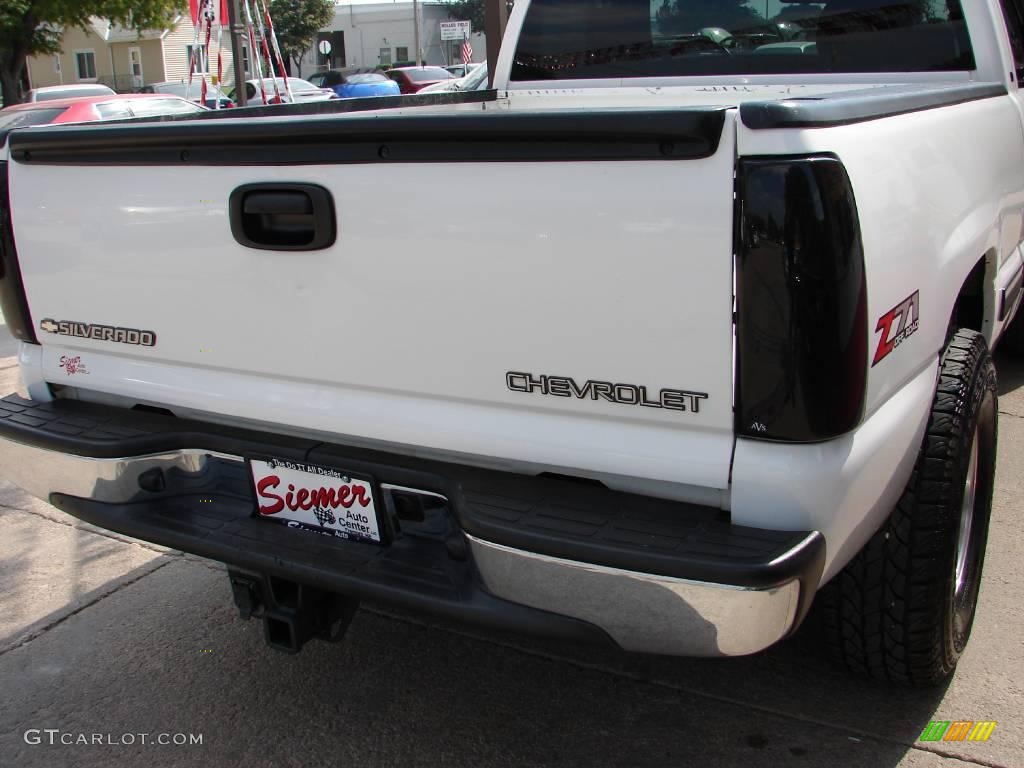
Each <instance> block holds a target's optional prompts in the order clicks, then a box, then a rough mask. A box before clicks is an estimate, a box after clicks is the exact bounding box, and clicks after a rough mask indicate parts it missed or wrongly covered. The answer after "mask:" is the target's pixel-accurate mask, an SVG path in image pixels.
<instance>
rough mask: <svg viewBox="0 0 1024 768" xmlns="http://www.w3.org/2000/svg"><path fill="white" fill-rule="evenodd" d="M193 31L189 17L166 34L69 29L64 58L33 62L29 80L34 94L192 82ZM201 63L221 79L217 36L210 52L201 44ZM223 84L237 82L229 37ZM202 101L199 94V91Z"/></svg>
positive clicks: (101, 23) (94, 25)
mask: <svg viewBox="0 0 1024 768" xmlns="http://www.w3.org/2000/svg"><path fill="white" fill-rule="evenodd" d="M193 39H194V27H193V26H192V19H191V18H190V17H189V15H188V14H183V15H181V16H178V17H177V18H176V19H175V21H174V24H173V25H172V26H171V27H170V28H168V29H164V30H145V31H142V32H136V31H135V30H129V29H125V28H123V27H119V26H117V25H116V24H111V23H110V22H109V21H107V20H106V19H99V18H93V20H92V22H91V23H90V25H89V28H88V29H84V30H83V29H77V28H72V27H68V28H67V29H65V30H64V35H63V38H62V48H63V50H62V52H61V53H59V54H55V55H52V56H51V55H43V56H31V57H29V60H28V77H29V82H30V84H31V87H32V88H41V87H43V86H47V85H70V84H73V83H102V84H104V85H108V86H110V87H111V88H113V89H114V90H115V91H118V92H119V93H130V92H132V91H137V90H139V89H140V88H142V86H144V85H149V84H150V83H159V82H163V81H165V80H172V81H174V80H188V69H189V56H190V55H191V52H192V41H193ZM197 61H198V63H199V65H200V67H201V68H202V70H203V71H205V72H206V73H207V74H208V77H214V76H216V73H217V36H216V32H215V33H214V37H213V39H212V40H211V41H210V50H206V46H205V45H202V44H200V46H199V51H198V55H197ZM223 61H224V80H225V83H226V84H228V85H229V84H231V83H232V82H233V80H234V77H233V76H232V68H231V62H232V58H231V41H230V39H229V36H228V35H227V34H226V33H225V35H224V59H223ZM196 93H197V97H198V90H197V92H196Z"/></svg>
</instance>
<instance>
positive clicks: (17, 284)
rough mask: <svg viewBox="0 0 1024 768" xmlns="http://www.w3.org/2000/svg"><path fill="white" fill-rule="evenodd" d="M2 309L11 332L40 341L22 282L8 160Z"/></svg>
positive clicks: (1, 168) (2, 193) (1, 207)
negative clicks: (12, 216) (12, 211)
mask: <svg viewBox="0 0 1024 768" xmlns="http://www.w3.org/2000/svg"><path fill="white" fill-rule="evenodd" d="M0 310H2V311H3V313H4V320H6V321H7V329H8V330H9V331H10V332H11V335H12V336H14V337H15V338H16V339H20V340H21V341H27V342H29V343H31V344H38V343H39V342H38V341H36V334H35V331H34V330H33V327H32V315H31V314H30V313H29V309H28V300H27V299H26V298H25V288H24V286H23V285H22V282H21V269H20V267H19V266H18V253H17V251H16V250H15V249H14V230H13V228H12V226H11V205H10V197H9V195H8V181H7V163H4V162H0Z"/></svg>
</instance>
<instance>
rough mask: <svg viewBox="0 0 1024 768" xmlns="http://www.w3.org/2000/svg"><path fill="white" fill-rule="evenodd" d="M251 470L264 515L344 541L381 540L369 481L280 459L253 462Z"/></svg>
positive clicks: (261, 511) (260, 507)
mask: <svg viewBox="0 0 1024 768" xmlns="http://www.w3.org/2000/svg"><path fill="white" fill-rule="evenodd" d="M249 471H250V472H251V473H252V482H253V487H254V488H255V490H256V505H257V512H258V513H259V515H260V516H261V517H264V518H266V519H268V520H278V521H281V522H282V523H285V524H287V525H289V526H290V527H293V528H308V529H311V530H315V531H318V532H321V533H328V534H331V535H334V536H340V537H342V538H346V539H359V540H362V541H374V542H379V541H380V526H379V524H378V521H377V511H376V508H375V506H374V498H373V486H372V485H371V483H370V481H369V480H361V479H359V478H355V477H352V476H351V475H347V474H345V473H344V472H341V471H339V470H337V469H332V468H330V467H321V466H318V465H316V464H305V463H303V462H300V461H285V460H281V459H268V460H266V461H264V460H262V459H251V460H250V461H249Z"/></svg>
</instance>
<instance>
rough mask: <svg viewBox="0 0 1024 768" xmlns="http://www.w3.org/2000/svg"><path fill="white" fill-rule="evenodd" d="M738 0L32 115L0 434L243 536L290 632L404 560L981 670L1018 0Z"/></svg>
mask: <svg viewBox="0 0 1024 768" xmlns="http://www.w3.org/2000/svg"><path fill="white" fill-rule="evenodd" d="M717 5H718V6H720V11H719V12H716V11H715V7H716V3H714V2H711V3H704V4H701V5H700V6H699V8H700V9H701V10H700V11H699V12H698V11H695V10H692V9H691V6H689V5H687V4H685V3H679V2H672V1H671V0H669V1H668V2H662V0H655V2H653V3H652V2H650V1H649V0H614V1H613V2H606V1H605V0H518V2H517V3H516V5H515V8H514V11H513V13H512V15H511V18H510V20H509V24H508V29H507V31H506V35H505V39H504V41H503V47H502V50H501V55H500V57H499V60H498V63H497V67H496V71H495V80H494V85H495V88H494V89H493V90H489V91H483V92H479V93H466V94H455V95H452V96H449V97H445V98H447V100H448V101H447V103H436V102H438V101H444V99H435V103H429V104H427V105H424V106H415V105H414V102H413V101H411V100H410V99H409V98H406V97H403V98H399V99H396V100H394V101H393V102H389V101H378V102H373V103H370V102H365V101H361V102H358V103H355V104H353V103H347V102H341V103H328V104H324V105H312V106H305V107H303V106H298V105H297V106H294V107H292V106H287V107H280V108H275V109H271V110H256V111H250V112H249V113H246V112H237V113H234V114H232V113H231V112H220V113H216V114H211V115H203V116H201V117H200V118H196V119H184V120H172V121H165V122H141V123H137V124H129V123H125V124H111V125H91V126H70V127H67V126H66V127H60V128H56V127H41V128H28V129H23V130H18V131H15V132H13V133H12V134H11V135H10V137H9V140H8V147H7V150H6V151H7V152H8V153H9V155H8V157H7V158H6V162H5V163H4V166H3V169H2V173H0V186H2V189H0V198H2V200H3V202H4V209H3V228H2V275H0V298H2V302H3V311H4V315H5V316H6V318H7V323H8V325H9V326H10V328H11V329H12V331H13V332H14V333H15V334H16V335H17V336H18V338H19V339H20V340H21V342H22V344H21V346H20V353H19V362H20V368H21V373H22V376H23V381H24V386H25V389H26V390H27V393H28V397H19V396H17V395H12V396H10V397H7V398H6V399H4V400H2V401H0V473H2V474H3V475H5V476H6V477H8V478H10V479H11V480H12V481H13V482H15V483H17V484H19V485H21V486H22V487H24V488H26V489H27V490H28V491H30V492H31V493H33V494H35V495H37V496H39V497H40V498H43V499H47V500H49V501H50V502H51V503H53V504H54V505H56V506H57V507H59V508H60V509H63V510H65V511H67V512H68V513H70V514H72V515H75V516H76V517H79V518H81V519H82V520H85V521H88V522H90V523H94V524H96V525H99V526H102V527H105V528H108V529H111V530H114V531H119V532H122V533H125V534H128V535H131V536H136V537H139V538H141V539H145V540H147V541H152V542H156V543H158V544H163V545H167V546H170V547H175V548H177V549H180V550H184V551H187V552H193V553H197V554H199V555H202V556H205V557H209V558H213V559H216V560H220V561H223V562H225V563H227V565H228V568H229V574H230V577H231V584H232V588H233V591H234V597H235V601H236V603H237V604H238V607H239V608H240V610H241V612H242V614H243V616H246V617H248V616H257V617H262V619H263V621H264V626H265V632H266V638H267V640H268V641H269V642H270V643H271V644H272V645H274V646H275V647H278V648H282V649H285V650H290V651H296V650H298V649H299V648H300V647H301V646H302V644H303V643H304V642H305V641H306V640H308V639H309V638H311V637H326V638H329V639H334V638H337V637H338V636H340V634H341V632H342V631H343V630H344V628H345V626H346V624H347V621H348V619H349V618H350V617H351V615H352V612H353V610H354V607H355V605H356V604H357V601H358V600H360V599H372V600H376V601H383V602H385V603H391V604H395V605H400V606H404V607H406V608H409V609H413V610H423V611H428V612H432V613H434V614H438V615H442V616H446V617H450V618H455V619H461V620H467V621H475V622H479V623H482V624H485V625H488V626H492V627H499V628H508V629H512V630H517V631H527V632H534V633H540V634H544V635H548V636H552V635H553V636H557V637H561V638H566V639H575V640H596V641H599V642H611V643H614V644H616V645H618V646H619V647H621V648H623V649H626V650H630V651H642V652H651V653H660V654H679V655H707V656H715V655H718V656H722V655H725V656H729V655H739V654H749V653H753V652H756V651H759V650H761V649H763V648H766V647H768V646H770V645H772V644H773V643H775V642H776V641H778V640H780V639H781V638H783V637H785V636H787V635H788V634H789V633H791V632H792V631H793V630H794V629H795V628H796V627H797V626H798V625H799V624H800V622H801V621H802V620H803V618H804V617H805V615H806V614H807V611H808V609H809V607H810V605H811V603H812V600H814V601H815V602H816V603H819V604H820V614H821V616H822V618H823V620H824V625H825V630H826V631H825V636H826V638H827V640H828V643H829V645H830V646H831V648H832V650H833V651H834V652H835V654H836V655H837V656H838V658H839V659H840V660H842V661H843V662H844V663H845V664H846V665H847V666H848V667H850V668H851V669H853V670H855V671H859V672H861V673H864V674H868V675H871V676H875V677H880V678H884V679H887V680H891V681H895V682H903V683H909V684H929V683H935V682H937V681H940V680H942V679H944V678H946V677H948V675H949V674H950V673H951V672H952V671H953V669H954V667H955V665H956V662H957V659H958V657H959V656H960V654H961V653H962V651H963V649H964V646H965V644H966V642H967V638H968V636H969V633H970V630H971V624H972V621H973V618H974V612H975V605H976V603H977V599H978V590H979V581H980V577H981V570H982V565H983V559H984V550H985V540H986V536H987V528H988V516H989V509H990V505H991V494H992V478H993V470H994V462H995V446H996V420H997V408H996V377H995V371H994V368H993V364H992V361H991V357H990V353H989V350H990V349H991V348H993V347H994V346H995V344H996V343H997V342H1000V341H1001V340H1002V342H1003V343H1004V344H1005V346H1006V347H1008V348H1012V349H1011V351H1014V350H1015V351H1017V352H1020V351H1021V349H1022V347H1024V345H1022V343H1021V337H1022V335H1024V334H1022V332H1021V329H1020V326H1021V324H1022V323H1024V321H1020V320H1018V321H1017V323H1016V326H1015V327H1013V326H1011V325H1010V324H1011V322H1012V321H1013V318H1014V315H1015V314H1016V312H1017V309H1018V306H1019V305H1020V303H1021V295H1022V287H1021V286H1022V276H1024V266H1022V265H1024V262H1022V256H1021V248H1020V243H1021V240H1022V239H1024V234H1022V233H1024V138H1022V137H1024V132H1022V128H1024V123H1022V114H1024V113H1022V107H1024V91H1021V90H1020V87H1019V86H1020V78H1021V76H1022V75H1024V7H1022V2H1021V0H1005V5H1004V6H1000V4H999V3H998V2H996V0H963V4H962V5H961V2H960V1H959V0H945V1H944V2H937V0H935V1H933V0H906V1H905V0H828V1H827V2H825V3H813V2H805V1H804V0H797V1H796V2H792V0H787V1H786V2H783V3H779V2H776V0H770V2H768V3H767V4H765V5H764V6H762V5H761V4H760V3H758V4H751V5H749V6H748V5H744V4H739V5H738V4H737V3H735V2H726V0H720V2H719V3H718V4H717ZM693 7H697V6H693ZM442 191H443V192H442ZM439 197H441V198H442V199H448V200H450V199H452V198H453V197H457V198H458V199H459V200H460V205H459V206H458V209H457V210H452V209H450V208H449V207H448V206H444V205H439V204H437V202H436V201H437V200H438V199H439ZM815 596H817V597H816V598H815Z"/></svg>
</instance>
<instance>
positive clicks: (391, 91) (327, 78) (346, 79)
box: [309, 67, 401, 99]
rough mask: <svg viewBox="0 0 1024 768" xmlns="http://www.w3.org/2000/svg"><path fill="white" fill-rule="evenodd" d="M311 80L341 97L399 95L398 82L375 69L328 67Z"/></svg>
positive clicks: (313, 75) (310, 79)
mask: <svg viewBox="0 0 1024 768" xmlns="http://www.w3.org/2000/svg"><path fill="white" fill-rule="evenodd" d="M309 82H311V83H312V84H313V85H315V86H317V87H318V88H329V89H330V90H332V91H334V93H335V94H337V96H338V98H340V99H359V98H363V97H365V96H397V95H398V94H400V93H401V89H400V88H399V87H398V83H396V82H395V81H394V80H392V79H391V78H390V77H388V76H387V75H385V74H384V73H383V72H378V71H377V70H375V69H369V68H366V67H363V68H358V69H328V70H326V71H325V72H317V73H315V74H312V75H310V76H309Z"/></svg>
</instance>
